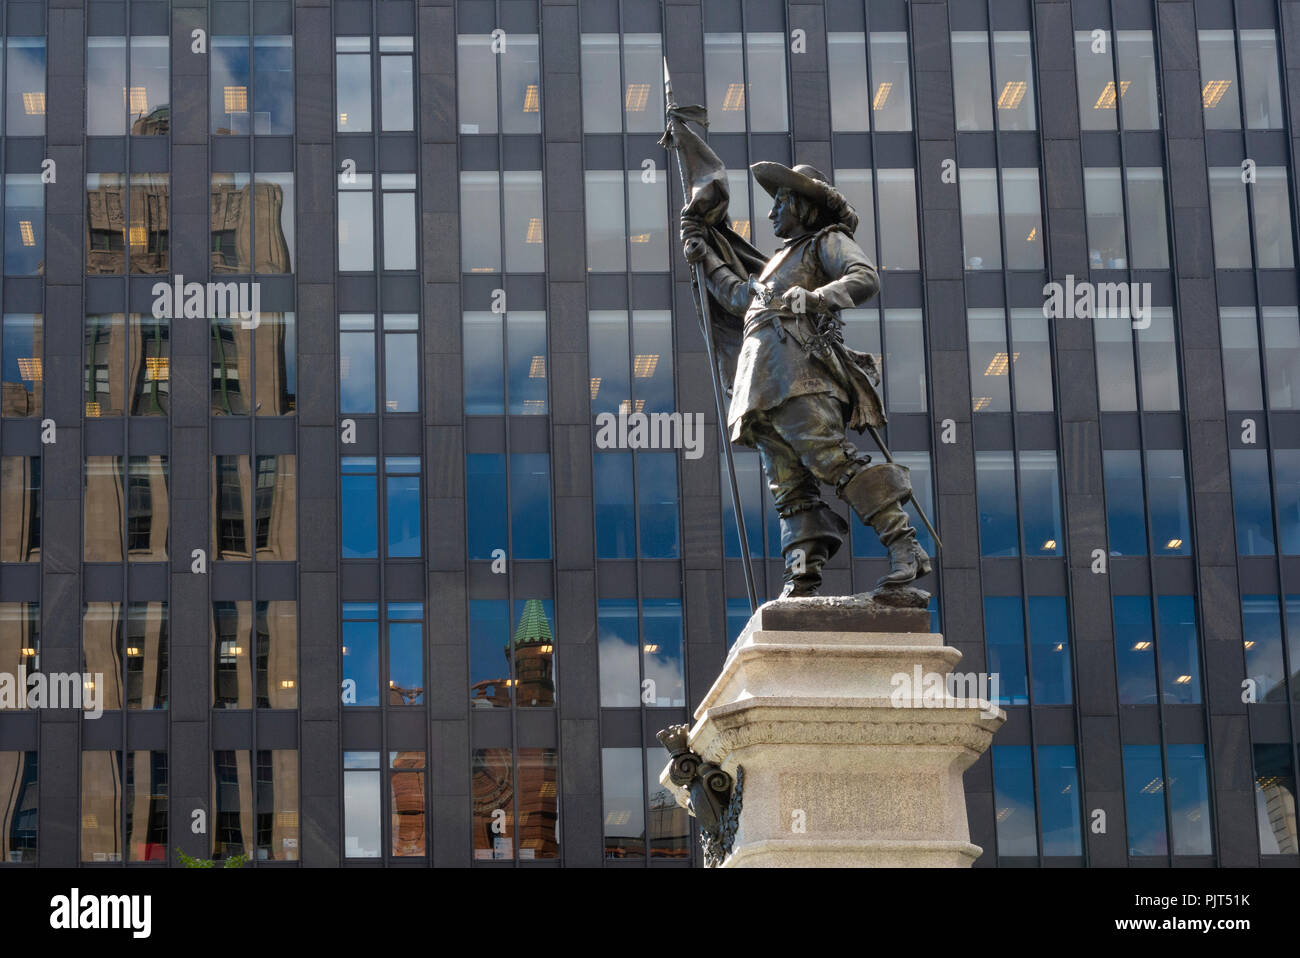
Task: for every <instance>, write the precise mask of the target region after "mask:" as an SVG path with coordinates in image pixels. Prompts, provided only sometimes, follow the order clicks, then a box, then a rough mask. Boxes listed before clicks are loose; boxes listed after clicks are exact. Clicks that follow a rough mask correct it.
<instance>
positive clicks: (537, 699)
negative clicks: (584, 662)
mask: <svg viewBox="0 0 1300 958" xmlns="http://www.w3.org/2000/svg"><path fill="white" fill-rule="evenodd" d="M554 619H555V603H554V602H553V601H552V600H551V599H524V600H519V599H516V600H515V627H514V631H513V633H512V636H511V640H510V645H511V647H512V648H513V649H514V670H515V691H516V695H515V700H516V701H517V702H518V703H519V705H520V707H521V708H545V707H547V706H551V705H554V704H555V630H554V629H553V628H552V626H551V623H552V622H553V621H554Z"/></svg>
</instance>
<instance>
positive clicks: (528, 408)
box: [524, 399, 546, 416]
mask: <svg viewBox="0 0 1300 958" xmlns="http://www.w3.org/2000/svg"><path fill="white" fill-rule="evenodd" d="M524 415H525V416H545V415H546V400H545V399H525V400H524Z"/></svg>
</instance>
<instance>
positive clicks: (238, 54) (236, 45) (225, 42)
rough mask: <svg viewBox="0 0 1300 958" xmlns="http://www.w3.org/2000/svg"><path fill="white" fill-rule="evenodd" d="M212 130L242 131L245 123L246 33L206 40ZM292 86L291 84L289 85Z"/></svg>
mask: <svg viewBox="0 0 1300 958" xmlns="http://www.w3.org/2000/svg"><path fill="white" fill-rule="evenodd" d="M208 46H209V69H210V71H211V76H212V86H211V95H210V97H209V99H210V101H211V104H212V107H211V110H212V113H211V116H212V132H213V133H218V134H220V133H242V134H248V133H251V132H252V130H251V129H250V126H249V107H250V104H251V99H250V97H249V92H250V91H249V86H250V74H249V63H250V60H251V51H250V50H249V47H248V37H220V36H214V37H212V38H211V41H210V42H209V45H208ZM290 89H292V87H290Z"/></svg>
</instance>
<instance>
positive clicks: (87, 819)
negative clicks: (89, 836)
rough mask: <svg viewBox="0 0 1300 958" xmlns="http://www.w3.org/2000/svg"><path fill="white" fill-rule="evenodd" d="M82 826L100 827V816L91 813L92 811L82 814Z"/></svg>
mask: <svg viewBox="0 0 1300 958" xmlns="http://www.w3.org/2000/svg"><path fill="white" fill-rule="evenodd" d="M81 827H82V828H98V827H99V818H98V817H97V816H95V815H93V814H90V813H87V814H85V815H82V816H81Z"/></svg>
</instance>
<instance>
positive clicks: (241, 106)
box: [225, 86, 248, 113]
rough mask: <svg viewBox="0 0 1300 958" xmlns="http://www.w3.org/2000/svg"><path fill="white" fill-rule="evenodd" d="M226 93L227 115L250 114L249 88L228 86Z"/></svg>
mask: <svg viewBox="0 0 1300 958" xmlns="http://www.w3.org/2000/svg"><path fill="white" fill-rule="evenodd" d="M225 93H226V112H227V113H247V112H248V87H246V86H228V87H226V89H225Z"/></svg>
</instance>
